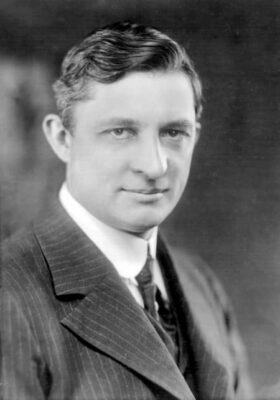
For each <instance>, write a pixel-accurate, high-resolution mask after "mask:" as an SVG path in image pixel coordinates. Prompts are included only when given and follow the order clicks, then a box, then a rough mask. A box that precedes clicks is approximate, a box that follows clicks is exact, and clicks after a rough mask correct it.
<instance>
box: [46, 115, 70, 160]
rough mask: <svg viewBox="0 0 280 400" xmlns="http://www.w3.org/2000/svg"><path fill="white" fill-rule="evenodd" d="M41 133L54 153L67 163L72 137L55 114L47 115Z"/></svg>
mask: <svg viewBox="0 0 280 400" xmlns="http://www.w3.org/2000/svg"><path fill="white" fill-rule="evenodd" d="M43 131H44V133H45V136H46V138H47V141H48V142H49V144H50V146H51V148H52V149H53V151H54V153H55V154H56V155H57V157H58V158H60V160H61V161H63V162H65V163H67V162H68V161H69V157H70V148H71V142H72V135H71V133H70V132H69V130H68V129H66V128H65V127H64V125H63V123H62V121H61V118H60V117H59V116H58V115H56V114H48V115H47V116H46V117H45V118H44V121H43Z"/></svg>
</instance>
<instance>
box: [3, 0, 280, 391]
mask: <svg viewBox="0 0 280 400" xmlns="http://www.w3.org/2000/svg"><path fill="white" fill-rule="evenodd" d="M122 19H129V20H133V21H139V22H141V23H145V24H150V25H154V26H156V27H158V28H159V29H162V30H164V31H165V32H167V33H168V34H170V35H171V36H173V37H174V38H175V39H177V40H179V41H180V42H181V43H183V44H184V45H185V46H186V48H187V50H188V52H189V54H190V56H191V58H192V59H193V60H194V63H195V66H196V68H197V70H198V71H199V73H200V75H201V78H202V81H203V84H204V98H205V102H204V114H203V119H202V127H203V128H202V137H201V140H200V142H199V144H198V147H197V149H196V154H195V157H194V161H193V166H192V171H191V177H190V181H189V185H188V188H187V190H186V192H185V195H184V197H183V199H182V201H181V203H180V204H179V206H178V207H177V209H176V211H175V213H174V214H173V215H172V216H171V217H170V218H169V219H168V220H167V221H166V223H165V224H164V227H163V228H164V230H165V233H166V235H167V236H168V238H169V240H170V241H171V242H172V243H173V244H174V245H176V246H179V247H182V246H183V247H188V248H190V249H191V250H192V251H195V252H197V253H199V254H200V255H201V256H202V257H203V258H204V259H205V260H206V261H207V262H208V264H209V265H210V266H211V267H212V269H213V270H214V271H215V272H216V274H217V275H218V276H219V278H220V280H221V281H222V283H223V285H224V286H225V288H226V290H227V292H228V293H229V295H230V297H231V299H232V303H233V306H234V307H235V310H236V314H237V318H238V322H239V326H240V330H241V333H242V337H243V339H244V342H245V344H246V347H247V349H248V354H249V361H250V369H251V373H252V377H253V380H254V383H255V385H256V388H257V393H259V394H260V393H263V388H265V387H270V386H273V385H274V384H275V383H276V382H277V381H278V380H280V246H279V244H280V204H279V200H280V134H279V133H280V132H279V130H280V2H279V1H278V0H247V1H246V2H245V1H242V0H235V1H222V0H207V1H206V0H203V1H201V0H172V1H170V0H141V1H139V0H115V1H113V0H112V1H109V0H95V1H94V0H83V1H80V2H78V1H75V0H45V1H43V0H1V3H0V88H1V90H0V140H1V144H0V167H1V175H0V183H1V236H2V237H3V238H4V237H6V236H8V235H10V234H11V233H12V232H14V231H15V230H16V229H18V228H20V227H21V226H23V225H24V224H26V223H28V222H29V221H30V220H31V218H33V217H34V216H35V215H36V214H37V213H38V211H39V209H40V208H42V207H44V206H46V205H47V203H48V202H49V199H50V196H51V194H54V193H56V191H57V190H58V188H59V186H60V183H61V181H62V179H63V166H62V165H61V164H60V163H59V161H57V160H56V159H55V156H53V155H52V153H51V150H50V149H49V148H48V145H47V143H46V142H45V139H44V137H43V135H42V131H41V121H42V118H43V116H44V115H45V114H46V113H47V112H50V111H55V106H54V103H53V99H52V93H51V83H52V82H53V80H54V79H55V77H56V76H57V74H58V67H59V64H60V62H61V59H62V57H63V55H64V53H65V51H66V50H67V49H68V48H69V47H70V46H71V45H73V44H74V43H76V42H77V41H78V40H80V39H81V38H83V37H84V36H85V35H86V34H87V33H88V32H89V31H91V30H93V29H96V28H98V27H101V26H103V25H105V24H108V23H110V22H114V21H116V20H122ZM276 392H277V393H276ZM271 393H272V392H271ZM274 393H275V398H279V393H280V388H279V391H278V390H277V389H276V390H274ZM277 396H278V397H277Z"/></svg>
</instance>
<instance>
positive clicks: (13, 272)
mask: <svg viewBox="0 0 280 400" xmlns="http://www.w3.org/2000/svg"><path fill="white" fill-rule="evenodd" d="M1 264H2V265H1V268H2V277H3V285H4V287H6V288H8V287H13V286H14V285H15V283H16V282H18V283H20V284H22V285H24V284H25V285H28V282H29V281H30V280H31V279H32V280H34V279H35V280H36V278H38V275H39V274H40V273H41V272H42V271H44V270H45V260H44V256H43V254H42V250H41V248H40V246H39V243H38V241H37V238H36V235H35V234H34V231H33V228H32V225H30V226H29V227H26V228H22V229H21V230H19V231H17V232H15V233H14V234H12V235H11V236H10V237H8V238H6V239H5V240H4V241H3V242H2V244H1Z"/></svg>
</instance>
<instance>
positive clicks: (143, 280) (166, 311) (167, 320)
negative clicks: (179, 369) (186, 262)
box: [136, 248, 178, 360]
mask: <svg viewBox="0 0 280 400" xmlns="http://www.w3.org/2000/svg"><path fill="white" fill-rule="evenodd" d="M153 263H154V260H153V258H152V257H151V255H150V252H149V248H148V255H147V260H146V262H145V265H144V267H143V268H142V270H141V271H140V273H139V274H138V275H137V276H136V281H137V282H138V287H139V290H140V292H141V295H142V298H143V302H144V308H145V310H146V312H147V313H148V315H150V316H151V317H153V318H154V320H156V321H157V324H156V327H159V328H160V329H158V333H159V335H160V336H161V338H162V339H163V341H164V342H165V344H166V345H167V347H168V349H169V351H170V352H171V354H172V355H173V357H174V358H175V360H177V357H178V346H177V344H178V342H177V329H176V322H175V319H174V315H173V313H172V311H171V310H170V307H169V304H168V302H167V301H165V300H164V299H163V297H162V295H161V292H160V290H159V289H158V287H157V286H156V285H155V284H154V283H153V277H152V266H153ZM160 330H161V331H160ZM162 331H163V332H164V334H165V335H162V333H161V332H162ZM166 334H167V336H168V337H167V338H166ZM164 336H165V337H164ZM170 339H171V340H170Z"/></svg>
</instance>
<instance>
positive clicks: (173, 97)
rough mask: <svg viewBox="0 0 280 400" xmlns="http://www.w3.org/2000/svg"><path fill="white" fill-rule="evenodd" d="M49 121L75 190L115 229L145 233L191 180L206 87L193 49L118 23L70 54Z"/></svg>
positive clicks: (47, 126)
mask: <svg viewBox="0 0 280 400" xmlns="http://www.w3.org/2000/svg"><path fill="white" fill-rule="evenodd" d="M54 91H55V96H56V101H57V107H58V112H59V116H56V115H49V116H47V117H46V118H45V121H44V130H45V133H46V135H47V138H48V140H49V142H50V144H51V146H52V147H53V149H54V151H55V153H56V154H57V155H58V157H59V158H60V159H61V160H62V161H64V162H65V163H66V181H67V185H68V188H69V190H70V192H71V193H72V194H73V196H74V197H75V198H76V199H77V200H78V201H79V202H80V203H81V204H82V205H83V206H85V207H86V208H87V209H88V210H89V211H90V212H91V213H92V214H93V215H95V216H96V217H97V218H99V219H101V220H102V221H103V222H105V223H107V224H108V225H111V226H113V227H115V228H118V229H121V230H125V231H129V232H132V233H136V234H141V235H143V234H145V233H146V232H147V231H148V230H149V229H150V228H152V227H153V226H155V225H158V224H160V223H161V222H162V221H163V220H164V219H165V218H166V217H167V215H168V214H169V213H170V212H171V211H172V210H173V208H174V207H175V205H176V204H177V202H178V200H179V198H180V197H181V194H182V192H183V190H184V187H185V185H186V182H187V179H188V174H189V169H190V164H191V159H192V153H193V149H194V146H195V143H196V140H197V127H198V125H199V117H200V113H201V108H202V107H201V85H200V81H199V78H198V76H197V74H196V72H195V70H194V68H193V66H192V64H191V62H190V60H189V58H188V56H187V55H186V53H185V51H184V49H183V48H182V47H181V46H180V45H179V44H177V43H176V42H175V41H173V40H172V39H170V38H169V37H168V36H166V35H165V34H163V33H161V32H159V31H157V30H155V29H153V28H148V27H143V26H139V25H136V24H129V23H118V24H114V25H111V26H108V27H105V28H104V29H101V30H98V31H97V32H95V33H93V34H91V35H89V36H88V37H87V38H86V39H85V40H84V41H82V42H81V43H80V44H79V45H77V46H75V47H74V48H72V49H71V50H70V51H69V52H68V54H67V55H66V57H65V59H64V62H63V65H62V74H61V77H60V78H59V79H58V80H57V82H56V83H55V85H54Z"/></svg>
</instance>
